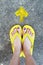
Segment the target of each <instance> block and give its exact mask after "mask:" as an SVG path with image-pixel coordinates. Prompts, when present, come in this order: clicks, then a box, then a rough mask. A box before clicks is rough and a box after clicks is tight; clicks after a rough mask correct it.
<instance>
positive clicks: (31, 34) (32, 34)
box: [22, 25, 35, 57]
mask: <svg viewBox="0 0 43 65" xmlns="http://www.w3.org/2000/svg"><path fill="white" fill-rule="evenodd" d="M25 28H26V29H28V33H27V32H26V33H25V34H24V36H23V40H22V41H23V42H24V40H25V38H26V37H28V38H29V40H30V42H31V44H32V47H31V48H30V52H31V55H32V54H33V47H34V40H35V31H34V29H33V28H32V27H31V26H29V25H25V26H24V27H23V29H25ZM22 56H23V57H25V54H24V53H22Z"/></svg>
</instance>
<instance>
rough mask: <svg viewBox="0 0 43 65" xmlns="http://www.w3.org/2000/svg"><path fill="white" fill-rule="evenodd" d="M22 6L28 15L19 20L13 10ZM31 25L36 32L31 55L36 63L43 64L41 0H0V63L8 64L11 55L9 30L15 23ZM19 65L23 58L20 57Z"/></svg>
mask: <svg viewBox="0 0 43 65" xmlns="http://www.w3.org/2000/svg"><path fill="white" fill-rule="evenodd" d="M20 6H23V7H24V8H25V9H26V11H27V12H29V16H28V17H27V18H25V20H24V22H22V23H20V22H19V17H16V16H15V14H14V12H15V11H16V10H17V9H18V8H19V7H20ZM15 24H20V25H21V26H23V25H25V24H29V25H31V26H32V27H33V28H34V29H35V32H36V38H35V45H34V53H33V57H34V58H35V60H36V63H37V65H43V0H0V65H9V62H10V59H11V57H12V50H11V44H10V39H9V30H10V28H11V27H12V26H13V25H15ZM20 61H21V65H24V64H25V63H24V62H25V59H24V58H21V59H20Z"/></svg>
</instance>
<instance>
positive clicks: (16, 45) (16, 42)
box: [12, 27, 21, 54]
mask: <svg viewBox="0 0 43 65" xmlns="http://www.w3.org/2000/svg"><path fill="white" fill-rule="evenodd" d="M20 31H21V29H20V27H18V28H14V30H13V32H12V36H13V35H14V34H16V32H18V33H19V34H20V35H21V33H20ZM14 48H15V50H14V53H15V51H16V52H17V53H18V54H20V52H21V40H20V38H19V37H18V36H16V38H15V39H14Z"/></svg>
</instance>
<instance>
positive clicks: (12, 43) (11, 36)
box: [10, 25, 22, 57]
mask: <svg viewBox="0 0 43 65" xmlns="http://www.w3.org/2000/svg"><path fill="white" fill-rule="evenodd" d="M15 28H20V34H21V33H22V28H21V26H20V25H15V26H13V27H12V28H11V30H10V41H11V45H12V51H13V53H14V39H15V38H16V36H18V37H19V38H20V40H21V35H20V34H19V33H18V31H17V32H16V33H15V32H14V29H15ZM20 57H22V52H21V54H20Z"/></svg>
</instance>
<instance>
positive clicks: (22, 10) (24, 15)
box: [15, 7, 28, 22]
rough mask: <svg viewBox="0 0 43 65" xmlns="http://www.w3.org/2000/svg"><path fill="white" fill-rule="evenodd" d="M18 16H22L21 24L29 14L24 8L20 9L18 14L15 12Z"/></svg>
mask: <svg viewBox="0 0 43 65" xmlns="http://www.w3.org/2000/svg"><path fill="white" fill-rule="evenodd" d="M15 15H16V16H20V22H23V21H24V17H27V16H28V12H27V11H26V10H25V9H24V8H23V7H20V8H19V9H18V10H17V11H16V12H15Z"/></svg>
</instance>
